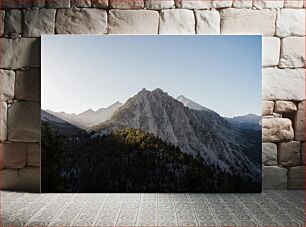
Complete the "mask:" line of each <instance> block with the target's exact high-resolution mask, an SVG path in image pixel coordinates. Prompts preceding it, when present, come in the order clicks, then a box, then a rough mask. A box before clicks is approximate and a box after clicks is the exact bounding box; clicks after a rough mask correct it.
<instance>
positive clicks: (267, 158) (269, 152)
mask: <svg viewBox="0 0 306 227" xmlns="http://www.w3.org/2000/svg"><path fill="white" fill-rule="evenodd" d="M262 164H263V165H266V166H276V165H277V145H276V144H275V143H263V144H262Z"/></svg>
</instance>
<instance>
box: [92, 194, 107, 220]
mask: <svg viewBox="0 0 306 227" xmlns="http://www.w3.org/2000/svg"><path fill="white" fill-rule="evenodd" d="M106 195H107V196H106V198H105V200H104V203H103V205H102V207H101V210H100V212H99V214H98V215H97V217H96V220H95V222H94V224H93V226H96V225H97V222H98V221H99V218H100V217H101V215H102V213H103V209H104V207H105V204H106V203H107V200H108V199H109V194H106Z"/></svg>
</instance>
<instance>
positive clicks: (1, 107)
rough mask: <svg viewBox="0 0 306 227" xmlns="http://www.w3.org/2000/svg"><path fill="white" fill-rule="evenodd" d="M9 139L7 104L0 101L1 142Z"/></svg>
mask: <svg viewBox="0 0 306 227" xmlns="http://www.w3.org/2000/svg"><path fill="white" fill-rule="evenodd" d="M5 140H7V104H6V102H1V103H0V142H3V141H5Z"/></svg>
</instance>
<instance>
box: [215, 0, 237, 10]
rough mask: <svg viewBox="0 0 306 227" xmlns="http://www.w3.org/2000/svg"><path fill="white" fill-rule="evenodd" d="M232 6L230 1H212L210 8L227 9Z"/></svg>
mask: <svg viewBox="0 0 306 227" xmlns="http://www.w3.org/2000/svg"><path fill="white" fill-rule="evenodd" d="M232 4H233V1H232V0H212V8H216V9H217V8H228V7H231V6H232Z"/></svg>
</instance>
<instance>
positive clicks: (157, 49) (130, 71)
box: [42, 35, 261, 117]
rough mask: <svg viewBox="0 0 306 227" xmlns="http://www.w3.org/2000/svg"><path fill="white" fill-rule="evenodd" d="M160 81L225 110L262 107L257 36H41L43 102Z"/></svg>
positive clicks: (64, 105)
mask: <svg viewBox="0 0 306 227" xmlns="http://www.w3.org/2000/svg"><path fill="white" fill-rule="evenodd" d="M142 88H146V89H148V90H153V89H155V88H161V89H163V90H164V91H166V92H168V94H169V95H171V96H173V97H177V96H178V95H184V96H185V97H187V98H189V99H191V100H193V101H195V102H198V103H199V104H201V105H203V106H206V107H208V108H210V109H212V110H214V111H216V112H218V113H219V114H220V115H222V116H227V117H232V116H238V115H244V114H248V113H255V114H260V112H261V36H105V35H103V36H98V35H95V36H90V35H56V36H52V35H50V36H48V35H47V36H43V37H42V108H43V109H51V110H53V111H65V112H67V113H79V112H82V111H85V110H86V109H88V108H92V109H93V110H96V109H98V108H101V107H107V106H109V105H111V104H113V103H115V102H116V101H120V102H125V101H126V100H127V99H128V98H129V97H131V96H134V95H135V94H137V92H139V91H140V90H141V89H142Z"/></svg>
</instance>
